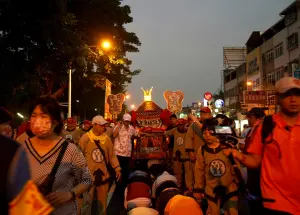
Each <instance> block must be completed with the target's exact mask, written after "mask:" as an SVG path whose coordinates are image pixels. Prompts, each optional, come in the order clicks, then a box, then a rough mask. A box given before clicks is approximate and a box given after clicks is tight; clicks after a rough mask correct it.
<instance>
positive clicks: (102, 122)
mask: <svg viewBox="0 0 300 215" xmlns="http://www.w3.org/2000/svg"><path fill="white" fill-rule="evenodd" d="M106 123H107V121H106V120H105V119H104V118H103V116H100V115H98V116H95V117H94V118H93V120H92V124H93V125H94V124H98V125H105V124H106Z"/></svg>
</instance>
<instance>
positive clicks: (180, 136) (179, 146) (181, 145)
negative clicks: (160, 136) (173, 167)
mask: <svg viewBox="0 0 300 215" xmlns="http://www.w3.org/2000/svg"><path fill="white" fill-rule="evenodd" d="M166 135H168V136H173V137H174V149H173V158H174V159H176V158H177V156H176V155H177V154H178V152H179V154H180V157H179V161H187V160H189V155H188V153H187V152H186V151H185V136H186V132H183V133H181V132H179V131H178V130H177V128H173V129H172V130H169V131H166ZM177 151H178V152H177Z"/></svg>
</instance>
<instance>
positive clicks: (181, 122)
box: [177, 119, 186, 125]
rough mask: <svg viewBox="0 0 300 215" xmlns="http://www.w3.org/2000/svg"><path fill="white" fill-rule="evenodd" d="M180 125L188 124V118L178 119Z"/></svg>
mask: <svg viewBox="0 0 300 215" xmlns="http://www.w3.org/2000/svg"><path fill="white" fill-rule="evenodd" d="M177 123H178V125H184V124H186V120H185V119H179V120H177Z"/></svg>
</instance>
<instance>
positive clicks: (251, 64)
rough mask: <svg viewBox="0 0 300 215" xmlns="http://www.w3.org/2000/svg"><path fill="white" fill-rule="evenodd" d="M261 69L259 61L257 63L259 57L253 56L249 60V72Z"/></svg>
mask: <svg viewBox="0 0 300 215" xmlns="http://www.w3.org/2000/svg"><path fill="white" fill-rule="evenodd" d="M258 70H259V66H258V63H257V58H256V57H255V58H253V59H252V60H251V61H249V64H248V74H252V73H254V72H256V71H258Z"/></svg>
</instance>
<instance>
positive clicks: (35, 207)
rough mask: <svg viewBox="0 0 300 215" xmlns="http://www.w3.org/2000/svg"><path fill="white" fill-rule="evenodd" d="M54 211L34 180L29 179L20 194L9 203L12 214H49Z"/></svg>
mask: <svg viewBox="0 0 300 215" xmlns="http://www.w3.org/2000/svg"><path fill="white" fill-rule="evenodd" d="M52 211H53V208H52V206H51V205H50V204H49V203H48V202H47V201H46V200H45V198H44V196H43V195H42V194H41V193H40V192H39V190H38V188H37V186H36V185H35V183H34V182H33V181H28V182H27V184H26V185H25V186H24V188H23V190H22V191H21V192H20V193H19V195H18V196H17V197H16V198H15V199H14V200H13V201H12V202H11V203H10V204H9V214H10V215H20V214H22V215H48V214H50V213H51V212H52Z"/></svg>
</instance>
